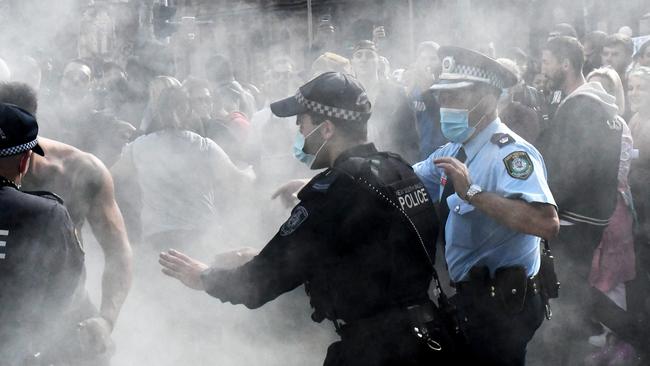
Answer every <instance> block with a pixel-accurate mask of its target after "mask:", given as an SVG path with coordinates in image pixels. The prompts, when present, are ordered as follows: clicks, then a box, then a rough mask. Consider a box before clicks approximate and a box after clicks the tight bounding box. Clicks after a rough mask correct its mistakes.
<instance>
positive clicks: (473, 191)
mask: <svg viewBox="0 0 650 366" xmlns="http://www.w3.org/2000/svg"><path fill="white" fill-rule="evenodd" d="M481 192H483V190H482V189H481V186H479V185H478V184H470V186H469V189H468V190H467V193H465V201H467V202H468V203H471V201H472V198H473V197H474V196H476V195H477V194H479V193H481Z"/></svg>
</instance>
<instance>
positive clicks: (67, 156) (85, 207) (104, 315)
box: [0, 83, 132, 364]
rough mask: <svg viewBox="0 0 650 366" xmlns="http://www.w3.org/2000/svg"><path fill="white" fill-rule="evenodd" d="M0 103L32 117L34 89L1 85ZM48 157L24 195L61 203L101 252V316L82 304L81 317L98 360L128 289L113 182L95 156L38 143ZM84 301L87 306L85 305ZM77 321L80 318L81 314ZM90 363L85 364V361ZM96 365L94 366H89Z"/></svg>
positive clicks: (86, 343) (34, 165)
mask: <svg viewBox="0 0 650 366" xmlns="http://www.w3.org/2000/svg"><path fill="white" fill-rule="evenodd" d="M0 101H2V102H3V103H11V104H15V105H18V106H19V107H21V108H24V109H25V110H27V111H28V112H30V113H32V114H36V107H37V100H36V94H35V92H34V90H33V89H32V88H31V87H29V86H28V85H27V84H22V83H2V84H0ZM39 144H40V146H41V147H42V148H43V150H45V151H47V158H45V157H41V156H39V158H33V159H31V165H30V173H29V175H27V176H26V177H25V178H24V179H23V187H24V189H25V190H26V191H41V190H46V191H51V192H55V193H56V194H58V195H59V196H61V197H62V198H63V200H64V201H65V206H66V207H67V209H68V211H69V212H70V216H71V218H72V221H73V222H74V225H75V230H76V232H77V234H78V235H80V234H81V228H82V226H83V224H84V222H85V220H88V222H89V223H90V227H91V228H92V231H93V234H94V235H95V237H96V239H97V241H98V242H99V245H100V246H101V248H102V251H103V252H104V260H105V265H104V272H103V275H102V300H101V306H100V310H99V312H97V311H96V310H95V309H94V308H92V305H90V304H89V303H88V304H84V305H86V306H84V305H82V306H81V307H82V309H80V312H79V314H83V318H82V319H74V321H77V322H79V329H80V331H81V335H82V339H81V343H82V347H85V352H84V353H90V354H94V355H102V354H104V353H106V351H107V350H108V345H109V344H110V333H111V332H112V330H113V328H114V326H115V323H116V321H117V317H118V314H119V312H120V308H121V307H122V304H123V303H124V300H125V298H126V295H127V293H128V291H129V288H130V286H131V278H132V267H131V262H132V260H131V256H132V255H131V246H130V244H129V241H128V238H127V234H126V229H125V226H124V220H123V219H122V214H121V212H120V209H119V207H118V206H117V203H116V202H115V198H114V192H113V179H112V177H111V175H110V173H109V171H108V169H107V168H106V167H105V166H104V164H103V163H102V162H101V161H100V160H99V159H97V158H96V157H95V156H93V155H91V154H88V153H85V152H83V151H81V150H78V149H76V148H74V147H72V146H70V145H66V144H63V143H61V142H58V141H54V140H50V139H46V138H42V137H40V138H39ZM86 302H87V301H86ZM79 316H81V315H79ZM86 361H88V360H86ZM93 364H96V363H93Z"/></svg>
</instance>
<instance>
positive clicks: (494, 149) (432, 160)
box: [414, 47, 559, 365]
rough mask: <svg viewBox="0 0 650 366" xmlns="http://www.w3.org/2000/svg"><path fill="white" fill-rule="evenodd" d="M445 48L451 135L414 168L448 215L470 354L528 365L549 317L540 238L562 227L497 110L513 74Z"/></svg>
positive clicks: (523, 146) (450, 260)
mask: <svg viewBox="0 0 650 366" xmlns="http://www.w3.org/2000/svg"><path fill="white" fill-rule="evenodd" d="M439 53H440V57H441V59H442V73H441V75H440V79H439V81H438V83H436V84H435V85H434V86H433V87H432V89H433V90H434V92H435V93H437V96H438V100H439V102H440V106H441V108H440V117H441V128H442V132H443V134H444V135H445V137H446V138H448V139H449V140H450V141H451V142H450V143H449V144H447V145H445V146H443V147H441V148H440V149H438V150H437V151H435V152H434V153H433V154H432V155H431V156H430V157H429V158H427V159H426V160H424V161H422V162H419V163H417V164H415V165H414V170H415V172H416V174H417V175H418V176H419V177H420V179H421V180H422V181H423V182H424V184H425V186H426V188H427V189H428V191H429V194H430V196H432V197H434V201H439V202H440V204H439V211H440V215H441V218H442V220H445V218H446V224H445V233H444V240H445V243H446V247H445V258H446V261H447V266H448V269H449V275H450V278H451V280H452V285H454V286H455V287H456V292H457V293H456V295H455V296H454V298H453V300H454V301H455V303H456V306H457V307H458V312H459V316H460V321H461V327H462V328H463V331H464V333H465V336H466V338H467V341H468V350H467V351H468V352H467V354H468V355H469V356H470V357H471V358H473V359H475V361H476V362H477V364H481V365H524V364H525V356H526V345H527V343H528V341H529V340H530V339H531V338H532V337H533V334H534V333H535V331H536V330H537V328H538V327H539V326H540V325H541V323H542V320H543V318H544V305H543V301H542V299H541V298H540V294H539V284H538V278H537V274H538V271H539V268H540V238H544V239H550V238H552V237H554V236H555V235H556V234H557V232H558V229H559V220H558V216H557V209H556V206H555V202H554V200H553V196H552V195H551V192H550V190H549V187H548V185H547V182H546V170H545V167H544V161H543V159H542V156H541V155H540V154H539V152H538V151H537V150H536V149H535V148H534V147H533V146H532V145H531V144H529V143H528V142H526V141H525V140H524V139H522V138H521V137H519V136H518V135H516V134H515V133H513V132H512V131H511V130H510V129H509V128H508V127H507V126H506V125H505V124H503V123H502V122H501V121H500V120H499V118H498V117H497V101H498V99H499V95H500V93H501V90H502V89H504V88H509V87H511V86H512V85H514V84H515V82H516V77H515V75H513V74H512V73H511V72H510V71H508V70H507V69H505V68H504V67H502V66H501V65H500V64H499V63H497V62H496V61H495V60H494V59H492V58H489V57H487V56H484V55H482V54H480V53H477V52H474V51H471V50H468V49H464V48H459V47H441V48H440V52H439Z"/></svg>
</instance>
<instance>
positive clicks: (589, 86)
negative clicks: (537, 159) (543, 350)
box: [537, 37, 622, 364]
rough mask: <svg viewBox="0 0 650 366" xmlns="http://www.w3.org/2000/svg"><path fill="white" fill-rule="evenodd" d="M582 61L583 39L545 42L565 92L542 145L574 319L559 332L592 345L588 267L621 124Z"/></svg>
mask: <svg viewBox="0 0 650 366" xmlns="http://www.w3.org/2000/svg"><path fill="white" fill-rule="evenodd" d="M583 63H584V51H583V47H582V45H581V44H580V42H578V40H577V39H575V38H571V37H555V38H551V39H550V40H549V41H548V42H547V44H546V46H545V47H544V49H543V51H542V72H543V73H544V74H545V75H546V76H547V77H548V79H549V83H550V84H551V85H550V86H551V88H553V89H558V90H562V93H563V95H565V96H566V97H565V99H564V100H563V101H562V102H561V103H560V105H559V107H558V109H557V111H556V112H555V115H554V116H553V118H552V120H551V121H550V122H549V124H548V127H547V128H546V130H545V131H543V132H542V134H541V135H540V137H539V139H538V141H537V146H538V147H539V149H540V151H541V152H542V155H543V156H544V159H545V161H546V166H547V168H548V172H549V186H550V187H551V191H552V192H553V195H554V196H555V199H556V201H557V204H558V207H559V216H560V219H561V224H562V227H561V229H560V234H559V236H558V238H557V244H556V245H554V246H553V247H554V249H555V250H556V253H555V254H556V258H557V263H558V274H559V276H560V281H562V284H563V285H562V293H561V296H560V299H559V301H558V306H559V308H558V312H557V313H558V314H559V316H558V318H560V319H558V321H557V322H555V324H562V323H563V324H570V325H568V326H566V327H563V328H562V329H561V331H560V332H557V333H555V334H554V336H553V338H554V339H556V340H557V342H563V343H564V342H583V345H586V340H587V338H588V336H589V333H590V332H589V330H590V328H589V320H588V317H589V311H588V307H589V305H590V304H591V301H592V300H591V295H590V288H589V283H588V275H589V269H590V268H591V259H592V253H593V250H594V249H595V248H596V247H597V246H598V244H599V243H600V239H601V237H602V235H603V231H604V229H605V227H607V225H608V222H609V218H610V216H611V215H612V213H613V212H614V208H615V206H616V199H617V194H618V193H617V187H618V167H619V160H620V153H621V134H622V126H621V125H620V124H619V123H617V122H616V118H615V117H616V115H617V114H618V107H617V106H616V100H615V98H614V97H613V96H611V95H609V94H607V92H606V91H605V90H604V89H603V87H602V86H601V85H600V83H596V82H589V83H585V79H584V77H583V75H582V68H583ZM576 314H577V315H578V316H576ZM569 318H571V319H569ZM578 344H579V343H578ZM555 345H556V346H558V348H557V349H562V350H567V351H569V350H570V352H571V354H572V355H573V356H575V355H579V354H580V353H581V350H580V349H579V348H578V347H573V348H572V347H567V346H566V344H563V345H562V346H561V347H559V344H555ZM557 349H555V350H557ZM554 354H558V353H557V352H555V353H554ZM569 356H570V354H569V353H568V352H567V353H565V354H564V355H563V360H561V362H563V363H568V364H574V363H572V362H570V361H569ZM558 363H559V362H558Z"/></svg>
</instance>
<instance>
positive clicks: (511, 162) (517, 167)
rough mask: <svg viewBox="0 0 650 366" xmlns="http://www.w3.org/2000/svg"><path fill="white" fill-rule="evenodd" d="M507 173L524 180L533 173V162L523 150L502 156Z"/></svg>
mask: <svg viewBox="0 0 650 366" xmlns="http://www.w3.org/2000/svg"><path fill="white" fill-rule="evenodd" d="M503 163H504V164H505V165H506V170H507V171H508V174H509V175H510V176H511V177H513V178H515V179H521V180H525V179H528V177H530V175H531V174H532V173H533V169H534V167H533V162H532V161H531V160H530V156H528V153H527V152H525V151H515V152H513V153H510V154H509V155H508V156H506V157H505V158H503Z"/></svg>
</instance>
